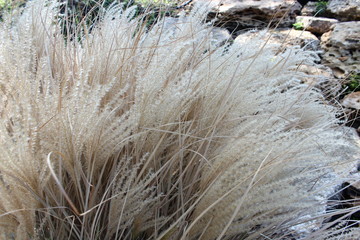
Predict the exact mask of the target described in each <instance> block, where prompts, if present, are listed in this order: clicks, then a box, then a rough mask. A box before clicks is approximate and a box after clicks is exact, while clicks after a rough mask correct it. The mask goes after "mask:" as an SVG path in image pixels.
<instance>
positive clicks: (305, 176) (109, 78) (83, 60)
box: [0, 0, 358, 240]
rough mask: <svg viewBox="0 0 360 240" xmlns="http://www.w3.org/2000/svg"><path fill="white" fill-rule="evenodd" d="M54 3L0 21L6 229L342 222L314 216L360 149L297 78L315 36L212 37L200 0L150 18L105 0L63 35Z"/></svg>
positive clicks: (118, 235) (284, 232)
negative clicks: (292, 42)
mask: <svg viewBox="0 0 360 240" xmlns="http://www.w3.org/2000/svg"><path fill="white" fill-rule="evenodd" d="M59 11H61V10H59V6H58V5H56V4H55V3H54V2H53V1H45V2H44V1H42V0H33V1H30V2H29V3H28V5H27V6H26V8H25V10H24V12H23V13H22V14H21V15H18V16H14V18H15V19H14V20H16V21H13V22H11V23H10V22H5V23H1V25H0V91H1V95H0V103H1V104H0V152H1V154H0V234H2V235H0V237H2V238H6V237H8V236H14V239H54V240H56V239H73V240H77V239H79V240H80V239H89V240H95V239H115V240H118V239H125V240H129V239H175V240H179V239H186V240H195V239H202V240H212V239H239V238H241V239H261V238H264V237H266V238H271V239H288V238H303V237H308V239H314V238H313V235H314V234H316V233H317V234H318V236H319V235H321V237H324V238H325V237H327V236H329V234H332V233H333V232H334V231H339V229H337V228H335V229H330V230H328V227H327V224H323V221H324V219H325V218H326V217H328V216H329V215H331V214H334V213H327V212H326V211H325V208H326V202H327V197H328V195H330V194H332V193H333V192H334V191H335V190H334V187H335V186H336V185H337V184H339V183H341V182H342V181H343V179H344V178H346V179H347V180H350V178H351V176H349V175H348V174H347V173H348V172H350V170H352V168H353V166H355V165H356V163H357V161H356V160H354V159H353V158H352V157H351V156H352V155H353V154H357V153H358V149H357V145H355V143H353V142H352V141H351V140H350V139H347V138H346V137H345V136H344V132H343V130H342V129H341V128H339V127H338V126H337V125H336V123H337V120H336V118H335V114H336V109H335V108H334V107H332V106H330V105H328V104H326V103H325V102H324V101H323V98H322V97H321V96H320V95H319V94H318V91H316V90H313V89H310V88H309V87H307V86H304V85H300V84H299V82H298V79H299V78H298V74H299V73H298V72H297V71H296V70H297V68H298V66H299V64H303V63H307V64H311V63H312V62H313V61H315V60H316V59H315V57H314V54H313V53H312V52H309V51H302V50H301V49H299V48H293V49H289V50H287V51H280V52H277V51H276V50H277V49H274V48H275V46H274V45H272V44H270V43H268V44H264V43H265V42H266V40H264V39H262V38H261V37H257V38H254V39H251V40H247V41H245V42H236V41H234V43H233V44H231V45H225V46H220V47H217V46H214V45H213V44H212V39H211V36H212V34H211V30H212V27H211V26H209V24H207V23H206V22H205V19H206V16H207V13H208V11H210V9H208V8H207V7H206V6H204V5H198V6H195V7H194V9H193V11H192V12H191V13H190V14H189V16H180V17H179V18H178V19H177V21H176V25H175V24H174V25H168V24H166V22H165V19H163V20H159V21H157V22H156V23H155V24H154V25H153V26H152V27H151V28H149V29H147V28H146V26H145V23H144V21H143V19H142V18H140V17H139V18H134V17H133V16H134V14H135V13H136V12H135V9H134V7H133V8H128V9H126V10H125V11H123V10H122V9H121V8H119V7H118V6H113V7H109V8H107V9H106V10H105V11H104V12H100V13H99V22H98V23H97V25H96V27H94V28H93V30H92V31H91V32H81V31H80V32H79V33H78V39H69V38H67V39H66V41H64V38H65V37H64V32H63V31H62V26H61V23H59V22H58V21H57V20H58V17H59ZM84 21H86V19H84ZM275 55H276V56H277V57H276V58H275V57H274V56H275ZM269 59H273V60H272V61H269ZM343 151H345V152H346V153H347V154H348V155H346V156H343V155H342V154H339V152H343ZM354 210H356V209H351V211H354ZM335 214H336V213H335ZM339 222H341V223H343V222H345V220H344V221H342V220H341V219H340V220H339ZM299 228H300V229H299ZM304 228H306V230H309V229H310V230H311V231H308V232H305V233H304V231H302V230H303V229H304ZM297 229H299V230H297ZM356 231H357V230H356V229H355V230H354V231H353V232H354V233H353V234H355V233H356ZM319 232H320V233H321V234H319ZM344 234H350V233H349V231H347V232H345V233H344ZM319 239H321V238H319ZM355 239H356V238H355Z"/></svg>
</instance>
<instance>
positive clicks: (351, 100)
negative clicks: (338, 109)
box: [341, 91, 360, 110]
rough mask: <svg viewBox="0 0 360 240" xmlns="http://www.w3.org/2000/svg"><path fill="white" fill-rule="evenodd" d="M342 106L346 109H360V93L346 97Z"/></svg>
mask: <svg viewBox="0 0 360 240" xmlns="http://www.w3.org/2000/svg"><path fill="white" fill-rule="evenodd" d="M341 105H343V106H344V107H346V108H353V109H358V110H359V109H360V91H359V92H353V93H350V94H348V95H346V96H345V97H344V99H343V100H342V101H341Z"/></svg>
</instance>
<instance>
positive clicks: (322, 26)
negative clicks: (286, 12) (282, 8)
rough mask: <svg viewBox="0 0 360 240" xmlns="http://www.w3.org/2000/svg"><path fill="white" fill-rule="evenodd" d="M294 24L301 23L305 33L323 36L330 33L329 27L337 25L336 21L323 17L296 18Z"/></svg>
mask: <svg viewBox="0 0 360 240" xmlns="http://www.w3.org/2000/svg"><path fill="white" fill-rule="evenodd" d="M296 22H297V23H302V24H303V26H304V29H305V30H306V31H309V32H312V33H315V34H323V33H325V32H328V31H330V29H331V26H332V25H333V24H334V23H337V22H338V20H336V19H331V18H324V17H310V16H298V17H296Z"/></svg>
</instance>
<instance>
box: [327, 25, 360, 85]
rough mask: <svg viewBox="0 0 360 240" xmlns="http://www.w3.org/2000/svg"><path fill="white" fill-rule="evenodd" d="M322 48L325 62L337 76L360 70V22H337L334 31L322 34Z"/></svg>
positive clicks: (341, 76) (342, 76) (340, 76)
mask: <svg viewBox="0 0 360 240" xmlns="http://www.w3.org/2000/svg"><path fill="white" fill-rule="evenodd" d="M321 48H322V49H323V50H324V53H323V55H322V57H323V63H324V64H326V65H327V66H329V67H330V68H332V70H333V71H334V75H335V76H336V77H338V78H344V77H345V76H346V75H348V74H350V73H351V72H360V61H359V59H360V22H358V21H353V22H342V23H335V24H334V25H333V30H332V31H329V32H327V33H324V34H323V35H322V36H321Z"/></svg>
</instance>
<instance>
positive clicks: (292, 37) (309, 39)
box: [235, 29, 320, 51]
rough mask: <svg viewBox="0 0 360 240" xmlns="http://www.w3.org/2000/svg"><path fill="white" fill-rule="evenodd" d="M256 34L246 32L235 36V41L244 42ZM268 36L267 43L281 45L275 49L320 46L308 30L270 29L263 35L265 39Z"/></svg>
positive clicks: (309, 48) (308, 48) (315, 47)
mask: <svg viewBox="0 0 360 240" xmlns="http://www.w3.org/2000/svg"><path fill="white" fill-rule="evenodd" d="M256 34H258V31H251V32H247V33H245V34H241V35H239V36H238V37H236V39H235V41H240V42H246V41H249V40H251V38H252V37H254V36H255V35H256ZM269 36H271V38H270V39H269V44H271V43H273V44H274V43H275V44H276V45H281V47H280V49H276V51H283V50H285V49H286V48H287V47H289V46H300V47H303V48H304V49H306V50H314V51H317V50H319V48H320V41H319V39H318V38H317V37H316V36H315V35H314V34H312V33H310V32H308V31H297V30H293V29H276V30H271V31H268V32H267V33H266V34H265V35H264V36H263V38H264V40H267V39H268V38H269Z"/></svg>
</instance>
